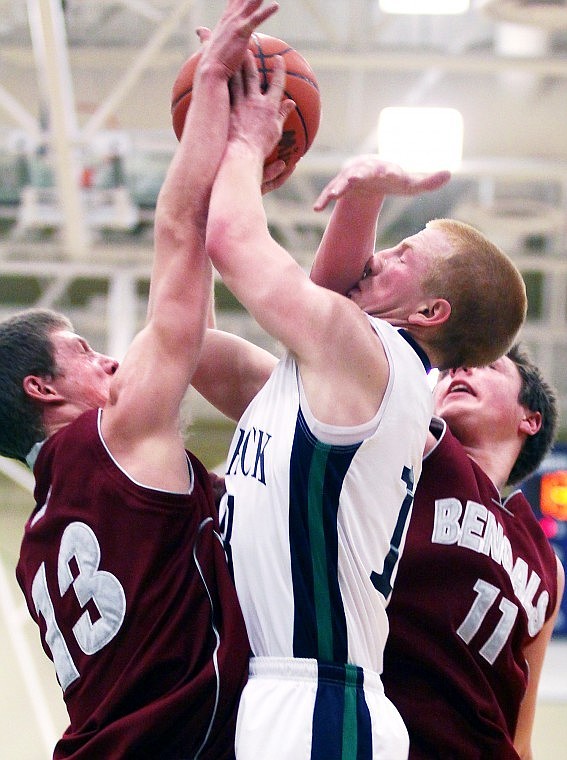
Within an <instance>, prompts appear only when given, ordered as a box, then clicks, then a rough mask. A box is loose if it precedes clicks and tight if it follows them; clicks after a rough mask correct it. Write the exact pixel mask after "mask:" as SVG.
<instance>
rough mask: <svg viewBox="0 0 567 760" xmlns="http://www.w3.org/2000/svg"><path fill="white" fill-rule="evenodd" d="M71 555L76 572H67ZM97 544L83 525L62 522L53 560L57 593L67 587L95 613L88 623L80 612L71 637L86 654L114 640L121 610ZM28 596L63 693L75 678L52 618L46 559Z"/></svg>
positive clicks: (120, 592) (117, 586) (120, 596)
mask: <svg viewBox="0 0 567 760" xmlns="http://www.w3.org/2000/svg"><path fill="white" fill-rule="evenodd" d="M73 558H75V560H76V563H77V566H78V568H79V572H78V574H77V575H76V577H74V576H73V574H72V572H71V565H70V562H71V560H72V559H73ZM99 563H100V546H99V543H98V540H97V537H96V536H95V534H94V533H93V531H92V530H91V528H89V526H88V525H85V523H81V522H74V523H71V524H70V525H68V526H67V528H66V529H65V531H64V533H63V536H62V537H61V546H60V548H59V556H58V559H57V580H58V584H59V593H60V595H61V596H63V595H64V594H65V592H66V591H67V589H68V588H69V587H70V586H72V587H73V591H74V592H75V595H76V597H77V599H78V601H79V604H80V605H81V607H83V608H84V607H85V606H86V605H87V603H88V602H89V601H90V600H91V599H92V600H93V602H94V603H95V605H96V607H97V609H98V612H99V614H100V617H99V618H98V619H97V620H96V621H95V622H94V623H93V622H92V620H91V616H90V614H89V612H88V610H85V611H84V612H83V614H82V615H81V616H80V617H79V619H78V620H77V622H76V623H75V625H74V626H73V629H72V630H73V635H74V637H75V639H76V641H77V644H78V645H79V647H80V648H81V650H82V651H83V652H84V653H85V654H94V653H95V652H98V651H99V650H100V649H102V648H103V647H104V646H106V644H108V642H109V641H111V639H113V638H114V637H115V636H116V634H117V633H118V631H119V630H120V627H121V626H122V622H123V620H124V615H125V614H126V597H125V595H124V589H123V588H122V585H121V583H120V582H119V581H118V579H117V578H116V577H115V576H114V575H112V573H108V572H106V571H104V570H99V569H98V566H99ZM32 598H33V601H34V604H35V608H36V612H37V613H38V615H39V614H41V615H42V616H43V618H44V620H45V625H46V633H45V641H46V643H47V645H48V646H49V649H50V650H51V655H52V657H53V663H54V665H55V670H56V672H57V678H58V680H59V683H60V684H61V688H62V689H63V691H65V689H66V688H67V687H68V686H69V685H70V684H71V683H73V681H75V680H76V679H77V678H78V677H79V671H78V670H77V668H76V666H75V663H74V662H73V658H72V657H71V654H70V652H69V648H68V647H67V643H66V641H65V638H64V636H63V634H62V633H61V630H60V628H59V625H58V624H57V619H56V617H55V609H54V607H53V602H52V601H51V597H50V595H49V589H48V587H47V575H46V572H45V562H42V563H41V565H40V567H39V569H38V571H37V573H36V574H35V577H34V579H33V583H32Z"/></svg>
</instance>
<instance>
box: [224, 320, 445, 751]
mask: <svg viewBox="0 0 567 760" xmlns="http://www.w3.org/2000/svg"><path fill="white" fill-rule="evenodd" d="M369 319H371V320H372V324H373V327H374V329H375V330H376V332H377V333H378V334H379V335H380V338H381V341H382V343H383V345H384V347H385V350H386V352H387V354H388V361H389V363H390V366H392V367H394V368H395V369H394V370H393V371H392V372H391V373H390V378H389V382H388V387H387V388H386V391H385V394H384V399H383V401H382V404H381V405H380V408H379V410H378V412H377V413H376V415H375V416H374V417H373V418H372V419H371V420H369V421H368V422H367V423H366V424H362V425H358V426H355V427H351V426H335V425H329V424H324V423H321V422H319V421H318V420H317V419H315V417H314V416H313V414H312V412H311V410H310V407H309V403H308V401H307V399H306V398H305V394H304V392H303V388H302V383H301V378H300V375H299V373H298V369H297V364H296V362H295V361H294V359H293V358H292V356H291V355H290V354H287V356H286V357H285V359H283V360H282V361H281V362H280V363H279V364H278V365H277V366H276V368H275V370H274V372H273V373H272V375H271V377H270V379H269V380H268V382H267V383H266V385H265V386H264V387H263V388H262V390H261V391H260V392H259V394H258V395H257V396H256V397H255V399H254V400H253V401H252V403H251V404H250V405H249V407H248V409H247V410H246V412H245V414H244V415H243V417H242V418H241V420H240V422H239V424H238V428H237V431H236V434H235V436H234V439H233V442H232V446H231V448H230V452H229V456H228V462H227V468H226V476H225V479H226V487H227V497H225V498H226V506H227V508H228V511H229V514H228V515H225V525H227V526H230V528H229V532H230V535H228V536H227V539H228V541H229V545H230V551H231V561H232V563H233V567H234V575H235V581H236V588H237V592H238V595H239V600H240V602H241V605H242V609H243V610H245V619H246V623H247V630H248V635H249V639H250V642H251V648H252V651H253V653H254V655H255V658H254V659H253V661H252V665H251V673H252V678H251V679H250V681H249V683H248V686H247V687H246V689H245V695H244V697H243V699H242V701H241V706H240V711H239V724H238V725H239V728H238V733H237V737H238V738H237V751H238V757H252V756H253V753H254V751H257V747H258V746H259V743H260V740H259V738H258V736H257V735H256V734H255V732H254V731H252V730H251V729H250V728H249V727H250V726H256V725H257V721H256V720H255V718H257V715H258V710H259V709H263V710H265V707H262V703H263V701H264V700H265V691H266V688H269V684H270V683H272V681H273V679H274V678H275V679H276V680H277V681H278V683H279V684H280V686H278V688H277V690H276V693H277V694H278V695H279V698H278V700H277V702H278V703H277V704H275V703H274V699H275V697H274V695H272V696H271V697H270V703H269V707H270V715H271V717H270V725H271V726H272V730H271V732H270V737H271V738H267V737H266V736H265V735H264V732H263V731H262V739H261V741H262V743H263V746H264V756H265V757H286V758H288V757H289V758H292V757H293V758H295V757H300V756H301V755H300V754H298V752H301V751H304V752H306V751H307V749H306V748H309V747H310V753H311V754H309V755H306V757H316V758H323V757H325V758H328V757H330V755H329V751H330V747H335V748H338V747H339V746H342V744H343V743H344V742H345V741H346V740H348V745H347V746H348V747H349V750H348V751H349V753H350V752H351V751H352V749H353V747H355V746H357V747H358V746H360V747H361V749H362V747H367V748H370V747H372V746H374V747H376V746H382V747H383V749H384V750H386V749H387V754H385V755H383V756H384V757H391V758H395V757H405V755H406V753H407V746H408V743H407V738H406V734H405V727H404V725H403V723H402V721H401V720H400V718H399V715H398V713H397V711H396V710H394V708H393V706H392V705H391V704H389V703H388V701H387V700H386V697H385V696H384V695H383V691H382V686H381V682H380V679H379V678H378V676H377V674H378V673H380V672H381V670H382V653H383V650H384V646H385V643H386V637H387V634H388V621H387V617H386V610H385V608H386V603H387V599H388V598H389V595H390V591H391V587H392V582H393V577H394V576H395V573H396V570H397V562H398V557H399V554H400V552H401V550H402V547H403V542H404V539H405V533H406V528H407V523H408V519H409V516H410V511H411V505H412V500H413V491H414V482H416V481H417V478H418V477H419V473H420V470H421V458H422V453H423V445H424V436H423V430H424V429H425V427H426V426H427V421H428V419H429V417H430V414H431V411H432V410H431V394H430V391H429V387H428V385H427V380H426V373H425V368H424V366H423V364H422V363H421V361H420V358H419V357H418V355H417V353H416V351H415V350H414V348H413V347H412V346H411V345H409V344H408V343H407V342H406V341H405V340H403V339H402V340H400V337H399V335H398V334H397V331H396V330H395V329H394V328H392V327H391V326H390V325H388V324H387V323H386V322H382V321H380V320H375V319H373V318H371V317H369ZM400 429H403V430H405V431H406V434H405V435H400V434H399V433H400ZM377 484H379V487H376V486H377ZM235 495H236V496H235ZM235 498H236V499H237V501H235ZM275 536H277V541H274V537H275ZM274 658H293V659H291V660H289V659H286V660H284V659H274ZM337 663H338V664H339V665H336V664H337ZM347 663H356V665H357V666H359V667H355V666H354V665H347ZM363 668H364V671H363ZM369 671H370V672H369ZM282 680H283V682H284V683H285V684H286V685H285V687H283V688H282V687H281V683H282ZM306 681H310V687H307V688H306V687H305V686H304V687H303V688H300V689H298V688H297V684H298V682H300V683H301V682H303V683H304V684H305V682H306ZM325 684H327V687H326V688H325ZM363 685H364V686H365V687H366V692H367V694H366V698H365V699H364V698H363V696H362V695H363ZM369 688H370V694H369V693H368V689H369ZM289 689H291V692H292V694H294V696H293V697H291V696H290V694H289V691H288V690H289ZM300 695H302V696H303V699H301V696H300ZM337 699H339V700H340V701H341V702H342V703H344V709H342V711H341V712H342V713H343V714H342V715H341V718H342V720H341V721H339V720H336V700H337ZM298 700H300V701H298ZM365 701H369V702H370V704H376V707H375V709H373V710H372V711H367V708H366V705H365ZM362 706H364V709H361V707H362ZM292 707H293V710H294V713H296V714H297V715H299V716H303V717H302V719H301V720H302V722H303V723H304V724H305V722H306V721H307V725H308V726H309V727H310V735H309V737H308V739H309V741H308V742H307V743H306V741H305V737H304V736H303V734H302V733H301V732H300V731H298V732H297V733H294V729H293V728H291V727H290V725H288V720H289V710H290V709H291V708H292ZM384 712H386V714H388V715H389V718H388V720H387V721H384V719H383V714H384ZM372 715H373V716H374V717H375V716H376V715H379V716H380V719H379V720H372V719H371V716H372ZM275 716H280V717H279V719H283V722H282V724H281V728H282V731H281V732H280V731H274V730H273V720H274V717H275ZM308 716H312V717H311V718H309V717H308ZM288 731H289V733H287V732H288ZM282 732H284V733H287V737H288V738H287V739H286V745H285V750H284V749H283V748H282V740H281V736H282ZM266 742H269V744H268V746H266ZM296 742H297V743H296ZM348 756H349V757H350V756H355V757H356V755H350V754H349V755H348ZM361 756H362V757H373V756H376V755H372V754H362V755H361Z"/></svg>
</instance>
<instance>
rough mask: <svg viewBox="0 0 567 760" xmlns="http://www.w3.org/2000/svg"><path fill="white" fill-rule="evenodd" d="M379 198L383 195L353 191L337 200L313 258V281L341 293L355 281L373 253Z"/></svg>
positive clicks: (348, 288) (380, 206) (381, 201)
mask: <svg viewBox="0 0 567 760" xmlns="http://www.w3.org/2000/svg"><path fill="white" fill-rule="evenodd" d="M383 202H384V196H383V195H374V196H372V195H370V194H365V195H362V194H360V195H359V194H356V193H355V194H353V195H350V194H346V195H345V196H343V197H342V198H339V199H338V200H337V202H336V204H335V207H334V209H333V213H332V215H331V218H330V220H329V223H328V225H327V227H326V229H325V232H324V234H323V238H322V239H321V243H320V245H319V248H318V250H317V253H316V255H315V260H314V261H313V266H312V269H311V279H312V280H313V282H316V283H317V284H318V285H321V286H322V287H325V288H328V289H329V290H334V291H336V292H337V293H343V294H346V293H348V291H349V290H350V289H351V288H352V286H353V285H354V284H355V283H356V282H358V280H359V279H360V277H361V275H362V272H363V271H364V267H365V265H366V262H367V261H368V259H369V258H370V257H371V256H372V254H373V253H374V245H375V241H376V226H377V222H378V215H379V213H380V209H381V208H382V204H383Z"/></svg>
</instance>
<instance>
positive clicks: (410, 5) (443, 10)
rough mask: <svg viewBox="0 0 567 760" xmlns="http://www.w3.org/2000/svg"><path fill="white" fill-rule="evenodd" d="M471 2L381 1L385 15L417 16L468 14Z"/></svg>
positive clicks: (445, 0) (439, 0)
mask: <svg viewBox="0 0 567 760" xmlns="http://www.w3.org/2000/svg"><path fill="white" fill-rule="evenodd" d="M469 5H470V0H379V6H380V10H381V11H382V12H383V13H399V14H410V13H411V14H415V15H420V14H422V15H435V16H441V15H448V14H451V15H457V14H459V13H466V12H467V11H468V9H469Z"/></svg>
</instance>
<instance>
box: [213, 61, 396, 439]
mask: <svg viewBox="0 0 567 760" xmlns="http://www.w3.org/2000/svg"><path fill="white" fill-rule="evenodd" d="M283 79H284V76H283V70H282V68H281V62H279V63H278V64H277V70H276V71H275V73H274V77H273V79H272V85H271V87H270V88H269V89H268V91H267V93H266V94H265V95H264V94H262V93H261V92H260V90H259V85H258V81H257V80H258V76H257V72H256V69H255V66H254V65H253V63H251V62H250V61H248V63H247V65H246V67H245V79H244V81H243V82H241V83H240V85H239V86H238V88H236V89H235V90H234V91H233V95H234V105H233V109H232V115H231V127H230V136H229V142H228V144H227V149H226V152H225V154H224V156H223V161H222V163H221V167H220V169H219V172H218V174H217V177H216V179H215V184H214V187H213V192H212V196H211V205H210V210H209V221H208V226H207V250H208V252H209V255H210V256H211V259H212V261H213V263H214V265H215V267H216V268H217V269H218V271H219V272H220V274H221V276H222V278H223V280H224V282H225V283H226V285H227V286H228V287H229V289H230V290H231V291H232V292H233V293H234V294H235V295H236V297H237V298H238V299H239V300H240V302H241V303H242V304H243V305H244V306H245V307H246V308H247V309H248V311H249V312H250V313H251V314H252V315H253V316H254V318H255V319H256V320H257V321H258V322H259V324H260V325H262V327H264V329H266V330H267V332H269V333H270V334H271V335H272V336H274V337H275V338H277V339H278V340H280V341H281V342H282V343H283V344H284V345H285V346H286V347H287V348H288V349H289V350H291V351H292V352H293V353H294V354H295V356H296V357H297V360H298V363H299V367H300V371H301V376H302V380H303V384H304V387H305V389H306V392H307V395H308V399H309V402H310V405H311V408H312V411H313V413H314V414H315V415H316V416H317V417H319V419H320V420H322V421H324V422H328V423H334V424H342V425H354V424H360V423H362V422H366V421H367V420H369V419H371V417H373V415H374V414H375V412H376V411H377V409H378V405H379V403H380V400H381V398H382V393H383V389H384V388H385V385H386V382H387V378H388V365H387V361H386V358H385V354H384V352H383V350H382V347H381V344H380V342H379V340H378V338H377V337H376V335H375V333H374V331H373V330H372V328H371V326H370V324H369V322H368V319H367V317H366V316H365V315H364V314H363V313H362V311H361V310H360V309H359V307H358V306H356V304H354V303H353V302H351V301H349V300H348V299H346V298H344V297H342V296H338V295H337V294H336V293H332V292H331V291H329V290H325V289H323V288H321V287H319V286H317V285H316V284H314V283H313V282H312V281H311V280H310V279H309V277H308V276H307V275H306V273H305V272H304V271H303V270H302V269H301V267H300V266H299V265H298V264H297V262H296V261H295V260H294V259H293V258H292V257H291V256H290V255H289V254H288V253H287V252H286V251H285V250H284V249H283V248H282V247H281V246H280V245H278V243H277V242H276V241H275V240H273V238H272V237H271V236H270V234H269V231H268V226H267V222H266V216H265V213H264V209H263V206H262V196H261V179H262V165H263V161H264V156H265V155H268V153H269V151H270V150H271V149H272V146H273V145H274V144H275V142H276V141H277V139H278V138H279V134H280V130H281V126H282V123H283V120H284V118H285V115H286V111H287V106H286V104H285V103H284V104H283V106H280V99H281V91H282V85H283Z"/></svg>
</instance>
